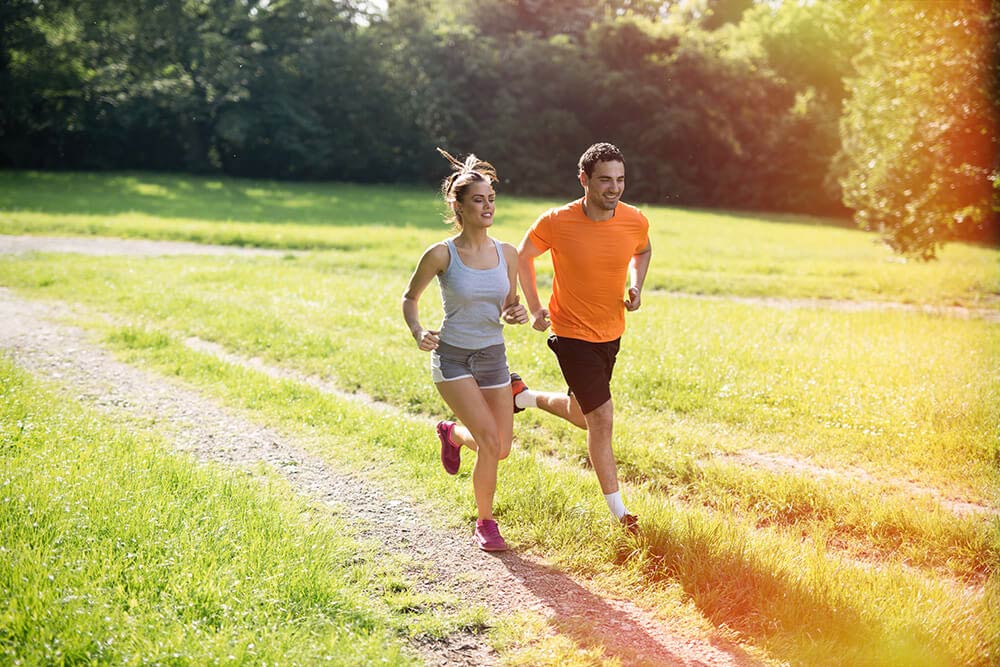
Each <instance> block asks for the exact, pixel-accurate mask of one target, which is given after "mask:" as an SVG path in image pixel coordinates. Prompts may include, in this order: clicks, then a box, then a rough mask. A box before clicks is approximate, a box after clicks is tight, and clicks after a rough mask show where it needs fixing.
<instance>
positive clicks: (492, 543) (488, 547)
mask: <svg viewBox="0 0 1000 667" xmlns="http://www.w3.org/2000/svg"><path fill="white" fill-rule="evenodd" d="M475 537H476V544H478V545H479V548H480V549H482V550H483V551H507V543H506V542H504V540H503V537H501V536H500V529H499V528H497V522H496V521H493V520H492V519H479V520H478V521H476V535H475Z"/></svg>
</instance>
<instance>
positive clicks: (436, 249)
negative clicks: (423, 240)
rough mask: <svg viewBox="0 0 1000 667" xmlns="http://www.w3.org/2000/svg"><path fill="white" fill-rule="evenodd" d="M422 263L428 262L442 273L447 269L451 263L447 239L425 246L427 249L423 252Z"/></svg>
mask: <svg viewBox="0 0 1000 667" xmlns="http://www.w3.org/2000/svg"><path fill="white" fill-rule="evenodd" d="M422 261H424V262H430V263H431V264H432V265H433V266H434V267H435V268H438V269H440V270H442V271H443V270H444V269H446V268H448V263H449V262H450V261H451V251H450V250H448V239H445V240H444V241H438V242H437V243H432V244H431V245H429V246H427V249H426V250H424V256H423V260H422Z"/></svg>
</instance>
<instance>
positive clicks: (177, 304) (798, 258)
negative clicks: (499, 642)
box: [0, 173, 1000, 665]
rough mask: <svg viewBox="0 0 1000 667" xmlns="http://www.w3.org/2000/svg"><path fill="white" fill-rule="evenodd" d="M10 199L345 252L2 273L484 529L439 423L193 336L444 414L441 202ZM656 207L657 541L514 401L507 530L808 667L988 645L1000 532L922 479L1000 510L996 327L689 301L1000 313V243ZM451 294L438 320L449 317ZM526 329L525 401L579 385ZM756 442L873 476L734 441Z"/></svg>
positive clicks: (519, 225) (109, 192)
mask: <svg viewBox="0 0 1000 667" xmlns="http://www.w3.org/2000/svg"><path fill="white" fill-rule="evenodd" d="M14 184H17V187H15V186H14ZM61 191H65V192H66V196H65V198H64V197H63V196H62V195H61V194H60V192H61ZM105 200H114V201H111V202H110V203H109V202H108V201H105ZM359 202H360V203H359ZM551 203H554V202H541V201H530V200H514V199H512V198H507V197H504V196H503V194H502V192H501V197H500V198H499V210H500V216H499V217H498V222H497V225H496V230H495V231H496V235H497V236H498V237H499V238H501V239H504V240H508V241H511V242H517V240H518V239H519V238H520V235H521V234H522V233H523V230H524V228H525V227H526V226H527V225H528V224H529V223H530V221H531V219H533V217H534V216H535V215H536V214H537V213H538V212H539V211H540V210H542V208H543V207H544V206H545V205H548V204H551ZM362 204H363V205H362ZM365 207H368V208H365ZM0 210H2V211H3V212H0V232H5V233H73V234H91V233H97V234H114V235H121V236H142V237H150V238H172V239H183V240H198V241H212V242H223V243H235V244H242V245H262V246H270V247H286V248H299V249H302V248H306V249H308V248H326V249H327V250H325V251H320V252H315V253H312V254H308V255H304V256H297V257H291V256H288V257H285V258H282V259H275V258H261V257H257V258H241V257H227V258H207V257H186V258H179V257H172V258H156V259H150V258H143V259H129V258H93V257H73V258H72V259H71V260H67V258H66V257H60V256H54V255H51V256H47V255H32V256H21V257H14V258H2V259H0V285H5V286H10V287H13V288H15V289H17V290H19V291H20V292H22V293H23V294H25V295H27V296H31V297H37V298H54V299H62V300H65V301H68V302H77V303H81V304H84V305H85V306H87V307H89V308H90V309H92V311H93V312H95V313H107V314H110V315H112V316H113V317H114V321H113V323H112V324H107V323H104V322H102V321H100V320H99V319H96V318H95V319H94V320H92V321H90V322H89V325H90V326H92V327H94V328H95V329H97V330H100V331H104V332H105V334H106V335H107V341H108V344H110V345H113V346H115V347H116V348H118V349H120V350H121V351H122V353H123V354H127V355H129V356H130V358H131V359H132V360H133V361H135V362H136V363H143V364H151V365H153V366H155V367H157V368H159V369H161V371H163V372H165V373H169V374H172V375H178V376H180V377H181V378H184V379H185V380H187V381H189V382H192V383H194V384H197V385H199V386H201V387H203V389H204V390H205V391H208V392H211V393H214V394H216V395H218V396H219V397H220V398H222V399H223V400H226V401H228V402H230V403H232V404H234V405H237V406H240V407H243V408H248V409H251V410H255V411H257V412H258V413H259V414H260V415H261V419H266V420H269V421H272V422H274V423H276V424H280V425H281V426H282V427H283V428H288V429H294V428H298V429H302V430H303V431H304V432H305V433H306V434H307V435H308V436H309V437H311V438H312V439H313V441H314V442H315V449H316V451H317V452H318V453H319V454H320V455H322V456H325V457H327V458H328V459H329V460H331V461H336V462H338V463H337V464H338V465H356V466H358V467H365V462H367V461H369V460H371V458H372V457H373V456H374V457H377V458H378V459H379V460H385V461H389V462H391V464H387V465H386V468H385V470H384V471H383V474H384V475H385V476H386V477H387V479H392V480H393V481H394V482H396V483H400V484H406V485H408V486H409V487H410V488H411V490H412V493H413V494H414V495H415V496H417V497H422V498H424V499H425V501H426V502H427V503H430V504H432V505H437V506H440V507H442V509H443V510H444V511H445V514H447V515H449V516H454V515H458V516H460V517H462V521H463V522H465V521H468V520H469V519H471V517H472V514H471V508H472V506H473V505H472V501H471V494H470V492H469V489H468V480H467V474H468V472H467V469H465V468H463V472H462V474H461V475H460V477H459V479H456V480H449V481H448V482H446V483H447V484H449V485H454V493H447V494H442V493H441V485H442V483H443V482H442V480H441V475H440V472H439V470H438V469H437V466H435V465H433V461H432V460H431V458H432V457H429V456H428V452H427V447H428V442H427V436H428V430H427V426H426V424H425V423H424V422H423V421H421V420H413V419H410V420H403V421H402V422H401V423H395V424H392V423H389V424H385V423H383V422H382V421H381V420H380V419H379V418H378V417H377V416H376V415H374V414H373V413H372V412H371V411H370V410H368V409H366V408H363V407H359V406H353V405H349V404H346V403H344V402H343V401H342V400H338V399H336V398H334V397H330V396H324V395H322V394H320V393H319V392H317V391H316V390H314V389H311V388H309V387H305V386H303V385H301V384H296V383H294V382H283V383H279V382H278V381H276V380H273V379H269V378H266V377H264V376H261V375H260V374H256V373H253V372H251V371H247V370H246V369H241V368H237V367H232V366H229V365H227V364H223V363H221V362H219V361H218V360H216V359H214V358H210V357H207V356H205V355H202V354H199V353H195V352H192V351H191V350H189V349H187V348H186V347H185V346H184V345H183V344H182V343H181V341H183V340H184V339H185V338H187V337H189V336H198V337H200V338H202V339H205V340H210V341H215V342H218V343H220V344H221V345H223V346H224V347H225V348H226V349H228V350H230V351H233V352H236V353H238V354H243V355H245V356H247V357H251V356H257V357H261V358H263V359H264V360H266V361H267V362H269V363H272V364H274V365H280V366H283V367H287V368H289V369H295V370H298V371H301V372H303V373H306V374H315V375H319V376H321V377H325V378H328V379H330V380H331V381H333V382H334V383H335V384H337V385H339V386H340V387H342V388H344V389H347V390H360V391H363V392H364V393H366V394H368V395H371V396H373V397H375V398H379V399H381V400H385V401H388V402H390V403H392V404H394V405H396V406H397V407H398V408H399V409H400V410H403V411H406V412H408V413H412V414H415V415H428V416H430V415H434V416H440V415H443V414H445V407H444V405H443V404H442V402H441V400H440V398H439V397H438V396H437V394H436V392H435V391H434V389H433V387H432V386H431V384H430V382H429V380H428V377H427V370H426V364H427V357H426V355H424V354H421V353H419V352H418V351H417V350H416V349H415V347H414V346H413V344H412V341H411V340H410V339H409V337H408V336H407V335H406V331H405V327H404V326H403V325H402V321H401V320H402V318H401V316H400V312H399V298H400V294H401V293H402V290H403V286H404V285H405V282H406V280H407V278H408V276H409V272H410V271H411V270H412V267H413V265H414V264H415V262H416V259H417V258H418V256H419V253H420V252H421V250H422V249H423V248H424V247H426V245H428V244H430V243H431V242H433V241H435V240H438V239H440V238H441V237H442V236H444V234H445V233H446V231H445V229H444V228H443V226H442V225H441V223H440V214H439V211H440V209H439V207H438V205H437V204H436V200H435V197H434V193H433V192H432V191H430V190H428V191H426V192H424V191H415V190H402V189H392V188H374V187H372V188H362V187H357V186H341V185H316V186H309V185H295V186H292V185H286V184H274V183H259V182H249V181H230V180H224V179H192V178H182V177H162V176H149V175H142V174H136V175H111V176H81V175H73V174H63V175H50V174H30V173H13V174H10V173H7V174H5V173H0ZM647 213H648V214H649V216H650V219H651V221H652V223H653V245H654V260H653V269H652V270H651V273H650V278H649V281H648V283H647V284H648V285H649V286H650V289H649V290H647V292H646V294H645V295H644V301H643V308H642V310H641V311H639V312H638V313H635V314H633V315H630V316H629V327H630V328H629V331H628V333H627V334H626V337H625V339H624V343H623V349H622V353H621V355H620V357H619V365H618V367H617V369H616V379H615V388H614V389H615V396H616V412H618V419H617V420H616V454H617V458H618V460H619V461H620V463H621V469H622V472H623V474H624V476H625V477H626V478H627V479H628V480H629V482H630V488H629V490H628V493H627V497H628V498H629V504H630V507H635V508H636V510H637V511H638V512H639V513H640V514H641V515H642V517H643V519H644V525H646V526H648V531H646V534H645V539H644V540H643V541H642V542H641V543H639V544H632V543H628V542H627V541H622V540H621V539H618V538H614V539H612V534H611V533H610V528H611V527H610V525H609V522H608V521H607V519H606V510H604V509H603V504H602V501H601V499H600V497H599V494H598V493H597V490H596V482H595V480H594V476H593V474H592V472H590V471H589V470H588V469H587V468H586V464H585V455H586V452H585V446H584V444H583V438H582V436H581V434H580V432H579V431H577V430H575V429H573V428H572V427H569V426H566V425H564V424H562V423H560V422H558V421H557V420H555V419H553V418H550V417H548V416H545V415H542V414H540V413H538V412H536V411H528V412H526V413H523V414H522V415H519V416H518V418H517V423H516V437H517V442H516V444H515V454H514V456H513V457H512V458H511V459H510V460H508V461H506V462H505V463H504V465H503V468H502V471H501V484H500V490H499V494H498V502H497V513H498V516H500V518H501V521H502V522H503V525H504V526H505V535H507V536H508V537H509V539H511V540H512V541H514V542H515V543H516V544H517V545H518V547H519V548H533V549H537V550H539V551H541V552H542V553H544V554H545V555H546V556H547V557H549V558H551V559H552V560H553V561H554V562H557V563H559V564H560V565H561V567H565V568H569V569H572V570H574V571H577V572H580V573H583V574H585V575H587V576H593V577H596V578H597V579H598V580H601V581H607V582H608V584H607V585H609V586H610V587H612V588H614V589H616V590H619V591H621V590H629V591H631V593H630V594H631V595H634V596H636V597H640V598H642V599H645V600H647V601H648V603H649V604H650V605H653V606H661V605H663V604H664V600H667V601H668V602H667V603H666V605H667V607H669V608H670V609H671V610H672V611H671V613H677V614H681V615H684V614H685V613H687V612H684V611H677V610H678V609H682V608H683V607H684V606H685V605H691V606H693V608H694V610H695V612H696V615H697V616H700V617H701V618H703V619H707V620H708V621H709V622H710V624H712V625H714V626H715V627H718V628H727V629H730V630H734V631H736V632H737V633H738V634H739V635H740V636H741V637H742V638H743V639H744V640H746V641H748V642H750V643H751V644H753V645H756V646H760V647H766V649H767V650H769V651H770V652H771V653H772V654H773V655H775V656H777V657H779V658H781V659H784V660H789V661H791V662H793V663H795V664H854V663H864V664H897V662H898V658H899V656H905V657H907V658H908V661H909V662H910V663H911V664H983V665H985V664H990V662H991V661H995V660H996V659H997V657H998V655H1000V653H998V652H1000V626H998V621H997V619H996V618H995V615H991V614H990V612H989V610H990V609H991V608H994V609H995V608H996V605H997V603H998V595H1000V592H998V583H997V577H996V571H997V565H998V562H1000V520H998V519H996V518H993V519H982V518H974V517H973V518H955V517H954V515H952V514H951V513H950V512H948V511H947V510H946V509H943V508H942V507H941V506H939V504H938V502H937V501H936V500H935V499H934V498H933V497H931V496H928V495H920V494H916V495H914V494H913V493H911V492H908V491H907V489H906V487H907V485H909V484H916V485H919V486H921V487H926V488H928V489H933V490H936V491H937V492H939V493H940V494H941V495H942V496H943V497H953V498H962V499H965V500H970V501H976V502H980V503H983V504H986V505H989V506H992V507H993V508H994V509H995V508H996V507H997V506H998V504H1000V503H998V501H1000V498H998V492H997V489H998V488H1000V472H998V471H1000V441H998V439H997V433H998V432H1000V415H998V414H997V412H996V410H995V406H996V405H998V404H1000V371H998V368H1000V364H998V363H997V361H998V359H1000V327H998V326H997V325H996V324H992V323H988V322H985V321H982V320H979V319H969V320H964V319H958V318H948V317H943V316H934V315H928V314H922V313H918V312H906V311H895V310H894V311H859V312H850V311H843V310H836V309H824V308H821V307H816V308H776V307H768V306H763V305H759V304H754V303H738V302H731V301H727V300H725V299H722V300H704V299H698V298H691V297H689V296H677V295H674V294H671V293H670V292H675V291H681V292H686V293H689V294H693V295H697V294H721V295H734V296H767V297H772V298H803V297H807V298H814V297H815V298H820V299H824V298H830V299H853V300H865V301H868V300H888V301H900V302H909V303H914V304H922V305H923V304H926V305H932V306H944V305H951V304H956V303H958V304H965V305H969V306H975V307H983V308H991V309H996V308H997V298H996V297H997V292H998V291H1000V289H998V288H1000V274H998V272H997V266H998V258H1000V253H997V252H996V251H993V250H986V249H983V248H975V247H969V246H959V245H951V246H948V247H946V249H945V251H944V253H943V254H942V258H941V260H940V261H938V262H935V263H932V264H929V265H924V264H913V263H907V264H903V263H898V262H895V261H890V260H891V258H890V257H889V256H887V255H886V253H885V252H884V251H883V250H882V249H881V248H879V247H877V246H876V245H875V244H874V243H872V237H871V236H870V235H866V234H862V233H860V232H854V231H850V230H845V229H840V228H831V227H826V226H820V225H817V224H814V221H799V222H788V221H785V222H780V223H777V222H769V221H767V220H766V219H762V218H755V217H749V216H738V215H713V214H710V213H705V212H695V211H678V210H669V209H658V208H650V209H649V210H648V211H647ZM323 216H330V219H329V220H327V219H324V217H323ZM334 218H335V219H334ZM541 268H542V270H541V279H542V283H543V286H544V283H545V281H546V280H547V276H548V275H549V274H548V268H547V267H546V266H545V263H544V262H543V263H542V264H541ZM432 291H433V290H432ZM432 291H431V292H432ZM431 292H429V293H428V297H427V298H426V299H425V303H424V304H422V306H423V309H424V313H423V317H424V320H425V321H426V322H432V321H434V320H435V319H436V318H439V317H440V309H439V306H437V305H436V303H435V301H436V299H435V298H434V296H433V294H432V293H431ZM507 333H508V346H509V357H510V359H511V363H512V367H513V368H515V369H516V370H518V371H519V372H520V373H521V374H522V375H523V376H524V377H525V378H526V379H527V380H528V382H529V385H530V386H532V387H533V388H536V387H537V388H542V389H552V390H560V389H561V388H562V386H563V385H562V381H561V378H560V376H559V372H558V368H557V367H556V365H555V363H554V360H553V359H552V358H551V355H550V353H548V351H547V350H546V349H545V346H544V343H543V338H542V337H541V336H540V335H539V334H537V333H534V332H532V331H530V330H529V329H527V328H525V327H521V328H514V329H508V332H507ZM150 341H157V342H156V344H155V345H153V344H152V343H151V342H150ZM741 452H750V453H755V454H772V455H776V456H785V457H793V458H795V459H797V460H800V461H802V462H804V463H807V464H808V465H810V466H812V468H809V469H808V470H815V469H816V468H818V467H819V466H826V467H827V468H829V469H831V470H850V469H852V468H858V469H861V470H864V471H865V476H864V477H862V478H857V477H854V478H851V477H846V478H844V477H816V476H814V475H813V474H811V473H809V472H804V471H803V470H795V469H792V470H784V471H783V470H766V469H757V468H751V467H748V466H746V465H740V464H739V463H738V461H739V459H734V458H728V457H727V455H730V454H739V453H741ZM448 488H449V489H451V488H452V487H451V486H449V487H448ZM456 525H458V524H456ZM462 525H464V523H462ZM508 527H509V528H508ZM529 624H530V623H529ZM959 628H961V629H962V631H961V632H960V631H958V629H959ZM507 632H509V633H511V634H513V635H516V634H517V632H516V631H514V630H511V629H508V630H507ZM583 633H584V631H581V634H583ZM501 634H502V633H501ZM564 640H565V637H564V638H562V639H560V640H558V641H556V642H555V644H559V643H560V642H563V641H564ZM503 641H506V642H508V643H510V644H511V645H517V646H518V648H517V649H516V650H515V652H514V653H512V654H511V655H509V656H508V658H509V660H510V661H511V662H512V664H532V661H533V660H534V659H535V658H533V657H531V656H535V655H536V654H537V653H538V652H539V651H541V652H543V653H544V652H545V651H546V650H547V647H546V646H538V645H534V646H527V647H525V646H523V645H520V644H518V642H517V641H516V640H512V639H504V640H503ZM578 643H579V644H580V645H581V646H588V644H587V642H586V641H585V638H580V639H579V641H578ZM561 655H564V656H565V655H566V653H565V651H564V652H563V653H562V654H561ZM588 659H589V658H588ZM518 660H520V661H521V662H520V663H518ZM581 664H589V663H587V662H586V661H585V662H583V663H581Z"/></svg>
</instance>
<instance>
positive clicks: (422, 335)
mask: <svg viewBox="0 0 1000 667" xmlns="http://www.w3.org/2000/svg"><path fill="white" fill-rule="evenodd" d="M438 151H439V152H440V153H441V154H442V155H443V156H444V157H445V158H447V160H448V161H449V162H450V163H451V166H452V170H453V172H452V174H451V175H450V176H448V178H446V179H445V180H444V182H443V183H442V184H441V194H442V195H443V197H444V200H445V202H446V203H447V205H448V207H449V209H450V211H451V215H450V217H449V218H448V222H451V223H452V224H453V227H452V229H453V230H454V231H457V232H458V234H457V235H455V236H453V237H451V238H448V239H445V240H444V241H442V242H440V243H435V244H434V245H432V246H431V247H429V248H428V249H427V250H426V251H425V252H424V254H423V256H422V257H421V258H420V262H419V263H418V264H417V268H416V270H415V271H414V272H413V276H412V277H411V278H410V284H409V286H408V287H407V288H406V293H405V294H403V318H404V319H405V320H406V325H407V326H408V327H409V328H410V333H411V334H413V338H414V340H415V341H416V342H417V346H418V347H419V348H420V349H421V350H424V351H427V352H430V353H431V377H432V379H433V380H434V385H435V386H436V387H437V390H438V392H439V393H440V394H441V397H442V398H443V399H444V400H445V403H447V404H448V407H450V408H451V409H452V411H453V412H454V413H455V416H456V417H457V418H458V421H459V422H461V424H456V423H455V422H450V421H441V422H438V425H437V434H438V439H439V440H440V441H441V463H442V464H443V465H444V469H445V471H447V472H448V474H451V475H454V474H455V473H456V472H458V466H459V463H460V453H461V448H462V447H463V446H465V447H468V448H469V449H471V450H472V451H474V452H476V463H475V466H474V467H473V469H472V487H473V490H474V491H475V496H476V507H477V508H478V512H479V519H478V520H477V521H476V532H475V539H476V542H477V544H478V545H479V548H480V549H483V550H484V551H504V550H505V549H506V548H507V544H506V542H504V539H503V537H501V535H500V530H499V529H498V528H497V524H496V521H495V519H494V518H493V495H494V493H495V492H496V486H497V464H498V463H499V461H500V459H503V458H506V457H507V455H508V454H509V453H510V445H511V438H512V437H513V431H514V403H513V399H512V397H511V388H510V384H511V383H510V372H509V371H508V369H507V355H506V351H505V347H504V341H503V324H501V320H503V322H506V323H507V324H524V323H525V322H527V321H528V313H527V311H526V310H525V309H524V306H522V305H521V304H520V303H518V296H517V250H516V249H515V248H514V246H512V245H510V244H508V243H500V242H499V241H495V240H494V239H492V238H490V236H489V228H490V226H491V225H492V224H493V213H494V211H495V208H494V199H495V197H496V194H495V193H494V191H493V183H494V182H495V181H496V180H497V174H496V170H495V169H494V168H493V166H492V165H491V164H490V163H488V162H483V161H482V160H479V159H478V158H477V157H476V156H475V155H469V156H468V157H467V158H466V159H465V162H459V161H458V160H456V159H455V158H453V157H452V156H451V155H449V154H448V153H446V152H445V151H443V150H441V149H440V148H439V149H438ZM435 276H437V278H438V283H439V285H440V288H441V300H442V303H443V305H444V321H442V323H441V327H440V329H438V330H432V329H426V328H424V326H423V325H422V324H421V323H420V316H419V307H418V304H419V300H420V295H421V294H422V293H423V291H424V289H425V288H426V287H427V285H428V284H430V282H431V280H432V279H433V278H434V277H435Z"/></svg>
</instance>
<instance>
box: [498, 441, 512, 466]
mask: <svg viewBox="0 0 1000 667" xmlns="http://www.w3.org/2000/svg"><path fill="white" fill-rule="evenodd" d="M510 445H511V441H510V439H509V438H508V439H506V440H505V441H504V442H502V443H501V445H500V455H499V456H498V458H499V459H500V460H501V461H503V460H504V459H505V458H507V457H508V456H510Z"/></svg>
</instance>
